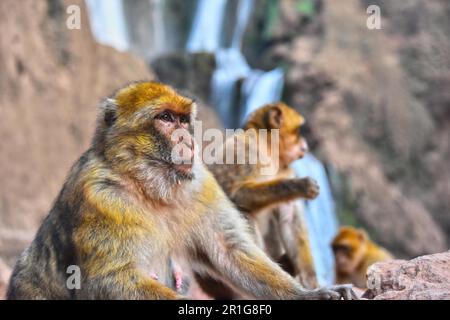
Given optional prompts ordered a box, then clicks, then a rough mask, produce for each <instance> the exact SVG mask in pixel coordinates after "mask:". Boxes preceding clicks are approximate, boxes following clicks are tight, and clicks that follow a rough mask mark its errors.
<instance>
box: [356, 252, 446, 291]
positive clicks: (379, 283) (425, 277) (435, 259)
mask: <svg viewBox="0 0 450 320" xmlns="http://www.w3.org/2000/svg"><path fill="white" fill-rule="evenodd" d="M367 278H368V282H367V285H368V288H370V289H368V290H367V291H366V293H365V296H367V297H369V298H374V299H376V300H450V251H448V252H444V253H437V254H432V255H427V256H421V257H418V258H416V259H413V260H410V261H405V260H392V261H386V262H379V263H376V264H374V265H372V266H371V267H370V268H369V269H368V271H367Z"/></svg>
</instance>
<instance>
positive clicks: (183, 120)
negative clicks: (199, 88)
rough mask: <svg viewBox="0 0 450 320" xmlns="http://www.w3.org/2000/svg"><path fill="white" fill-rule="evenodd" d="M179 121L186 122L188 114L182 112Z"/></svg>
mask: <svg viewBox="0 0 450 320" xmlns="http://www.w3.org/2000/svg"><path fill="white" fill-rule="evenodd" d="M180 122H181V123H188V122H189V116H188V115H185V114H182V115H181V116H180Z"/></svg>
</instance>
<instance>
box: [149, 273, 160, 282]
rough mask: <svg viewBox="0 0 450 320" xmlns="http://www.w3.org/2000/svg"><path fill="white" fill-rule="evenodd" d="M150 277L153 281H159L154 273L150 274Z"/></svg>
mask: <svg viewBox="0 0 450 320" xmlns="http://www.w3.org/2000/svg"><path fill="white" fill-rule="evenodd" d="M150 277H152V278H153V279H155V280H158V279H159V277H158V275H157V274H156V273H155V272H151V273H150Z"/></svg>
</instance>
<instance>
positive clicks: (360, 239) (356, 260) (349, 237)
mask: <svg viewBox="0 0 450 320" xmlns="http://www.w3.org/2000/svg"><path fill="white" fill-rule="evenodd" d="M332 247H333V252H334V255H335V264H336V282H337V283H352V284H354V285H355V286H357V287H358V288H361V289H364V288H366V282H367V279H366V272H367V268H368V267H369V266H370V265H372V264H374V263H375V262H379V261H384V260H390V259H393V257H392V255H391V254H390V253H389V252H388V251H386V250H385V249H383V248H381V247H379V246H378V245H376V244H375V243H374V242H372V241H371V240H370V239H369V236H368V235H367V233H366V232H365V231H364V230H361V229H355V228H353V227H341V228H340V230H339V233H338V234H337V236H336V237H335V238H334V240H333V242H332Z"/></svg>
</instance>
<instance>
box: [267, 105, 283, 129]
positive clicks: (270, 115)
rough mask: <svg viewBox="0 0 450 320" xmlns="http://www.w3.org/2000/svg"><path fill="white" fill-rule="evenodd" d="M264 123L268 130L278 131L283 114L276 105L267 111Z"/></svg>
mask: <svg viewBox="0 0 450 320" xmlns="http://www.w3.org/2000/svg"><path fill="white" fill-rule="evenodd" d="M265 122H266V125H267V127H268V128H269V129H280V128H281V124H282V122H283V112H282V111H281V108H280V107H278V106H277V105H273V106H271V107H270V108H269V110H267V112H266V115H265Z"/></svg>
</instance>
